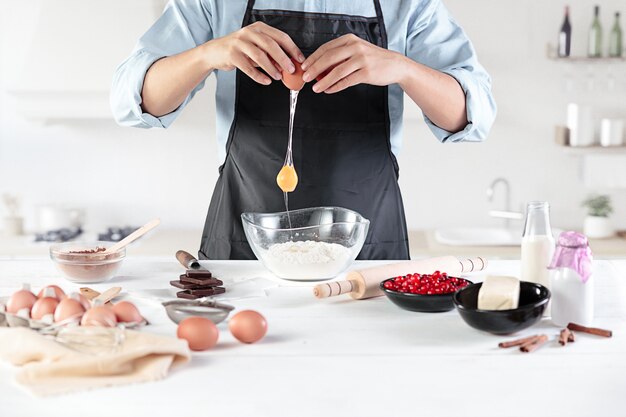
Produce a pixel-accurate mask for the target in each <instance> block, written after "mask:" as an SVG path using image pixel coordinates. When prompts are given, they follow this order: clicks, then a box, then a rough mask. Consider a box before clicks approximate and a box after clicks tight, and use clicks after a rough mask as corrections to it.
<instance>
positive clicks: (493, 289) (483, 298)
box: [478, 275, 520, 310]
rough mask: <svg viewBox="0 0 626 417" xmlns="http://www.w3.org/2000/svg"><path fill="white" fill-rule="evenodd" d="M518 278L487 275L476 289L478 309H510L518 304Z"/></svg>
mask: <svg viewBox="0 0 626 417" xmlns="http://www.w3.org/2000/svg"><path fill="white" fill-rule="evenodd" d="M519 289H520V283H519V279H517V278H515V277H507V276H493V275H490V276H487V277H486V278H485V280H484V281H483V285H482V286H481V287H480V290H479V291H478V308H479V309H480V310H510V309H513V308H517V307H518V305H519Z"/></svg>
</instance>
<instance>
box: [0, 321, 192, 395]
mask: <svg viewBox="0 0 626 417" xmlns="http://www.w3.org/2000/svg"><path fill="white" fill-rule="evenodd" d="M94 330H95V329H94V328H79V327H77V328H75V329H72V330H71V332H69V333H68V335H67V336H66V337H65V343H59V342H58V341H56V340H55V339H54V338H51V337H49V336H43V335H41V334H39V333H37V332H35V331H34V330H31V329H28V328H24V327H18V328H0V359H1V360H4V361H8V362H10V363H12V364H13V365H16V366H19V367H21V369H20V370H18V372H17V373H16V381H17V382H18V383H19V384H20V385H22V386H23V387H25V388H26V389H27V390H28V391H30V392H31V393H33V394H34V395H38V396H46V395H54V394H62V393H68V392H73V391H80V390H87V389H93V388H100V387H106V386H115V385H125V384H132V383H138V382H148V381H155V380H158V379H162V378H164V377H165V376H166V375H167V373H168V371H169V370H170V368H171V367H172V366H175V365H180V364H183V363H187V362H189V359H190V352H189V348H188V346H187V342H186V341H185V340H180V339H176V338H174V337H166V336H159V335H155V334H151V333H149V332H145V331H143V332H138V331H133V330H120V329H104V328H98V329H97V333H96V332H94ZM120 335H121V336H122V337H121V338H120ZM107 339H108V340H109V341H114V340H117V342H118V343H115V344H114V345H113V344H109V345H107V343H105V341H106V340H107ZM90 344H91V348H89V349H87V348H86V347H88V346H90ZM81 346H83V347H85V348H84V349H83V348H81Z"/></svg>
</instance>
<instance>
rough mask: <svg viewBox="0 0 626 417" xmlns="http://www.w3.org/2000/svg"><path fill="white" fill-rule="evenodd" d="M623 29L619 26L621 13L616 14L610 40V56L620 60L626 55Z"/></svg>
mask: <svg viewBox="0 0 626 417" xmlns="http://www.w3.org/2000/svg"><path fill="white" fill-rule="evenodd" d="M622 42H623V37H622V28H621V26H620V24H619V12H617V13H615V24H614V25H613V29H611V37H610V38H609V56H611V57H614V58H619V57H621V56H622V55H623V53H624V47H623V43H622Z"/></svg>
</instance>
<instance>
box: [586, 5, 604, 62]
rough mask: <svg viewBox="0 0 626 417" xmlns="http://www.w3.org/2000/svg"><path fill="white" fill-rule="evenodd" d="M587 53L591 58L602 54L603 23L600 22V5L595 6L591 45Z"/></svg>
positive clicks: (590, 31) (590, 37) (590, 36)
mask: <svg viewBox="0 0 626 417" xmlns="http://www.w3.org/2000/svg"><path fill="white" fill-rule="evenodd" d="M587 55H588V56H589V57H590V58H600V57H601V56H602V25H601V24H600V6H595V9H594V18H593V22H592V23H591V29H589V45H588V49H587Z"/></svg>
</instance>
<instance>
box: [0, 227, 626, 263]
mask: <svg viewBox="0 0 626 417" xmlns="http://www.w3.org/2000/svg"><path fill="white" fill-rule="evenodd" d="M201 236H202V230H171V229H169V230H168V229H157V230H155V231H154V232H151V233H150V234H149V235H148V236H146V237H145V238H143V239H141V240H139V241H137V242H135V243H133V245H132V246H131V247H130V248H129V250H128V255H129V256H166V257H167V256H173V254H174V253H176V251H177V250H178V249H185V250H187V251H188V252H190V253H196V252H197V250H198V247H199V246H200V238H201ZM83 239H85V240H88V239H90V237H89V235H85V236H84V238H83ZM590 245H591V249H592V250H593V253H594V255H595V256H596V258H602V259H606V258H617V259H621V258H626V239H624V238H619V237H615V238H611V239H591V240H590ZM49 246H50V243H47V242H33V237H32V236H19V237H8V236H0V259H2V258H21V257H33V256H34V257H36V256H41V257H44V256H48V248H49ZM409 246H410V251H411V256H412V257H414V258H423V257H429V256H443V255H455V256H465V257H472V256H484V257H487V258H497V259H519V257H520V247H519V246H449V245H443V244H441V243H438V242H437V241H436V239H435V236H434V232H433V231H432V230H415V231H410V232H409Z"/></svg>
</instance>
